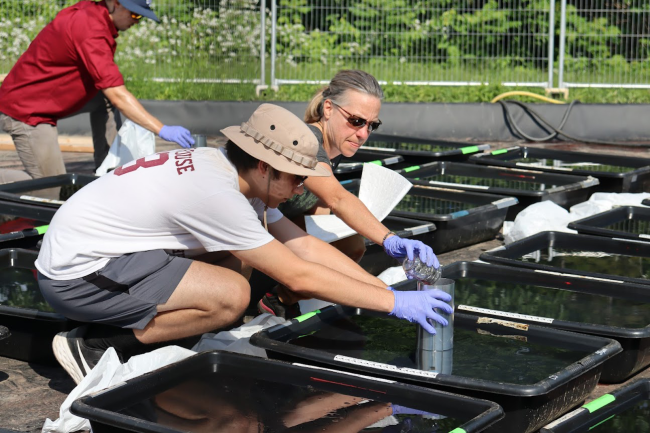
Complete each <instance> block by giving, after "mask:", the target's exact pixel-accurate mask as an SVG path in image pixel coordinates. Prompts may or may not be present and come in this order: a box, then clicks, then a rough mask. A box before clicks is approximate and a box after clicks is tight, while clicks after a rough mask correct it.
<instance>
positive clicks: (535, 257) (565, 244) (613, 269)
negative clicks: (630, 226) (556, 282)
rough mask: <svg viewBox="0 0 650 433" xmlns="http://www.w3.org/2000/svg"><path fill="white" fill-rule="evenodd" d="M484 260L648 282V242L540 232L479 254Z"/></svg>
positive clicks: (638, 282)
mask: <svg viewBox="0 0 650 433" xmlns="http://www.w3.org/2000/svg"><path fill="white" fill-rule="evenodd" d="M480 259H481V260H483V261H485V262H490V263H498V264H502V265H506V266H517V267H525V268H532V269H539V270H544V271H548V272H558V273H567V274H576V275H581V276H587V277H592V278H603V279H606V280H610V281H621V282H626V283H635V284H646V285H647V284H650V243H648V242H641V241H633V240H628V239H614V238H606V237H603V236H590V235H581V234H573V233H564V232H540V233H537V234H535V235H532V236H529V237H527V238H524V239H520V240H518V241H516V242H513V243H511V244H509V245H506V246H502V247H498V248H495V249H493V250H490V251H486V252H484V253H483V254H481V256H480Z"/></svg>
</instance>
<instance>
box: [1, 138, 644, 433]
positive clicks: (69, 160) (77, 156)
mask: <svg viewBox="0 0 650 433" xmlns="http://www.w3.org/2000/svg"><path fill="white" fill-rule="evenodd" d="M218 142H223V140H222V139H216V138H214V137H210V138H209V139H208V144H209V145H216V144H217V143H218ZM510 146H512V143H505V144H492V149H497V148H505V147H510ZM547 147H551V146H547ZM571 147H572V148H571V149H566V150H581V151H594V152H598V153H612V154H618V155H628V156H639V157H650V150H649V149H638V148H637V149H624V148H620V147H616V148H612V147H603V146H599V147H598V148H593V149H592V148H590V147H589V146H584V145H583V146H581V147H582V149H578V148H576V146H575V145H574V146H571ZM173 148H175V146H174V145H171V144H170V143H165V142H159V143H157V150H169V149H173ZM64 160H65V164H66V168H67V170H68V172H70V173H73V172H74V173H86V174H90V173H92V172H93V169H94V167H93V162H92V161H93V160H92V154H89V153H72V152H66V153H64ZM3 168H10V169H22V164H21V162H20V160H19V159H18V157H17V155H16V153H15V152H14V151H0V169H3ZM500 245H502V242H501V241H500V240H497V239H495V240H490V241H487V242H482V243H480V244H476V245H472V246H469V247H466V248H463V249H460V250H456V251H450V252H448V253H444V254H441V255H439V259H440V262H441V263H442V264H450V263H453V262H456V261H461V260H468V261H471V260H476V259H478V257H479V255H480V254H481V253H483V252H484V251H487V250H489V249H492V248H496V247H498V246H500ZM0 325H1V323H0ZM641 377H643V378H650V368H647V369H645V370H643V371H642V372H640V373H638V374H637V375H635V376H634V377H633V378H631V379H630V380H628V381H627V382H625V383H622V384H615V385H598V386H597V388H596V389H595V390H594V391H593V392H592V394H591V395H590V397H589V399H588V400H592V399H595V398H597V397H599V396H601V395H603V394H606V393H608V392H611V391H612V390H614V389H617V388H619V387H621V386H624V385H625V384H626V383H629V382H630V381H632V380H635V379H638V378H641ZM73 388H74V382H73V381H72V379H71V378H70V377H69V376H68V375H67V373H66V372H65V371H64V370H63V369H62V368H61V367H59V366H57V365H48V366H46V365H39V364H34V363H28V362H23V361H17V360H14V359H9V358H3V357H0V433H2V432H3V429H8V430H9V431H18V432H30V433H31V432H40V431H41V428H42V426H43V422H44V421H45V419H46V418H51V419H56V418H58V412H59V407H60V405H61V403H63V401H64V400H65V399H66V397H67V395H68V393H70V391H71V390H72V389H73Z"/></svg>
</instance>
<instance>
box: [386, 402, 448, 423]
mask: <svg viewBox="0 0 650 433" xmlns="http://www.w3.org/2000/svg"><path fill="white" fill-rule="evenodd" d="M391 407H392V408H393V415H426V416H427V417H428V418H429V419H444V418H445V417H444V416H442V415H438V414H435V413H431V412H426V411H424V410H420V409H413V408H410V407H405V406H400V405H398V404H391Z"/></svg>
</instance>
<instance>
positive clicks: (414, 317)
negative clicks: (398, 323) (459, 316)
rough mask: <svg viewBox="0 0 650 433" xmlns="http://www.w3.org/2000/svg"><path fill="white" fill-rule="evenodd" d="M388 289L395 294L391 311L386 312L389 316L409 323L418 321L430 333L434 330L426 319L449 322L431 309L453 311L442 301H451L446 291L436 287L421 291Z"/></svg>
mask: <svg viewBox="0 0 650 433" xmlns="http://www.w3.org/2000/svg"><path fill="white" fill-rule="evenodd" d="M388 290H391V291H392V292H393V294H394V295H395V306H394V307H393V311H391V312H390V313H389V314H388V315H389V316H395V317H397V318H398V319H405V320H408V321H409V322H411V323H418V324H419V325H420V326H422V328H423V329H424V330H425V331H427V332H428V333H430V334H435V333H436V331H435V329H433V326H431V324H430V323H429V321H428V320H427V319H431V320H435V321H436V322H438V323H440V324H441V325H442V326H447V325H448V324H449V322H447V319H445V318H444V317H442V316H441V315H440V314H438V313H436V312H435V311H434V310H433V309H434V308H440V309H441V310H443V311H444V312H445V313H447V314H451V313H452V312H453V310H452V309H451V307H450V306H449V304H446V303H445V302H443V301H451V295H449V294H448V293H445V292H443V291H442V290H438V289H433V290H423V291H421V292H416V291H406V292H401V291H398V290H394V289H393V288H392V287H388Z"/></svg>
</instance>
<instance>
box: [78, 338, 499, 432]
mask: <svg viewBox="0 0 650 433" xmlns="http://www.w3.org/2000/svg"><path fill="white" fill-rule="evenodd" d="M391 404H392V405H393V407H395V406H401V407H404V408H412V409H415V410H416V411H423V412H428V413H429V415H418V414H410V415H407V414H404V415H401V414H400V415H396V416H395V417H394V418H392V419H390V418H389V419H390V420H391V422H390V423H392V424H393V425H394V426H393V427H392V429H390V431H394V432H399V431H402V432H404V431H409V432H431V431H445V432H447V431H453V432H457V433H460V432H466V433H471V432H480V431H483V430H484V429H485V428H487V427H488V426H490V425H492V424H494V423H495V422H497V421H498V420H499V419H501V418H502V417H503V411H502V409H501V408H500V407H499V406H498V405H497V404H495V403H492V402H489V401H484V400H479V399H474V398H468V397H463V396H460V395H455V394H450V393H446V392H441V391H436V390H431V389H427V388H423V387H419V386H413V385H405V384H401V383H397V382H394V381H387V380H381V379H376V378H373V377H369V376H362V375H350V374H344V373H342V372H338V371H334V370H329V369H322V368H316V367H312V366H308V365H291V364H288V363H284V362H279V361H273V360H267V359H263V358H256V357H252V356H247V355H240V354H236V353H229V352H219V351H212V352H203V353H200V354H197V355H194V356H192V357H190V358H187V359H184V360H182V361H180V362H177V363H174V364H171V365H168V366H166V367H163V368H160V369H158V370H155V371H152V372H150V373H148V374H145V375H143V376H139V377H136V378H134V379H130V380H128V381H126V382H123V383H120V384H118V385H116V386H113V387H111V388H109V389H107V390H104V391H101V392H99V393H95V394H92V395H90V396H86V397H82V398H80V399H78V400H76V401H74V402H73V404H72V407H71V412H72V413H73V414H75V415H79V416H81V417H84V418H87V419H88V420H90V424H91V426H92V430H93V432H95V433H105V432H127V431H129V432H180V431H182V432H208V431H209V432H223V433H230V432H244V431H246V432H251V431H256V432H262V431H263V432H268V433H275V432H288V431H363V430H364V429H365V428H366V427H368V426H370V425H373V424H375V423H376V422H377V421H380V420H384V419H386V417H389V416H390V414H391V411H392V410H393V409H392V408H391V407H390V405H391ZM407 412H408V411H407ZM411 412H415V411H411ZM372 431H375V430H372ZM383 431H386V432H387V431H389V429H388V428H387V429H386V430H383Z"/></svg>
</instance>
